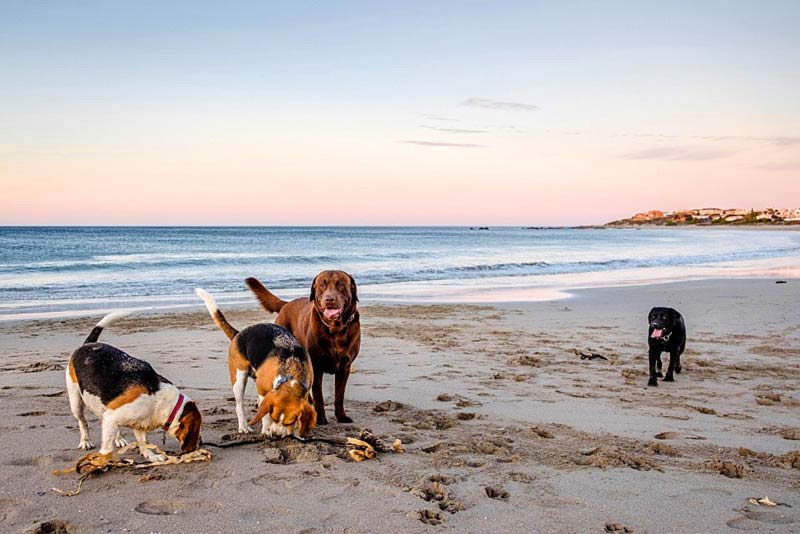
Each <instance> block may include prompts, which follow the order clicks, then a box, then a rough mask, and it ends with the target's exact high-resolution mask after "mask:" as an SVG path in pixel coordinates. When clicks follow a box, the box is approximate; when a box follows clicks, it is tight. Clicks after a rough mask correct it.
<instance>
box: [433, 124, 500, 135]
mask: <svg viewBox="0 0 800 534" xmlns="http://www.w3.org/2000/svg"><path fill="white" fill-rule="evenodd" d="M420 128H427V129H428V130H435V131H437V132H444V133H454V134H479V133H488V130H465V129H463V128H438V127H436V126H425V125H424V124H423V125H422V126H420Z"/></svg>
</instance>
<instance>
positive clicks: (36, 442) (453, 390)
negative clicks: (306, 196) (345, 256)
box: [0, 279, 800, 532]
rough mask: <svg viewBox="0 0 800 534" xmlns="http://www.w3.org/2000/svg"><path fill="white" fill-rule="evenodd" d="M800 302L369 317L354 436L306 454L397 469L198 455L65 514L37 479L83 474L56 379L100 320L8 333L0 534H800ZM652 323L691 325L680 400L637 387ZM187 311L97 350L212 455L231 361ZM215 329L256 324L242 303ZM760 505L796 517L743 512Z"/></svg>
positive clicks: (736, 293) (260, 449) (780, 291)
mask: <svg viewBox="0 0 800 534" xmlns="http://www.w3.org/2000/svg"><path fill="white" fill-rule="evenodd" d="M798 301H800V280H797V279H790V280H789V281H788V283H786V284H776V283H775V280H774V279H736V280H707V281H696V282H683V283H674V284H661V285H651V286H637V287H627V288H606V289H594V290H584V291H578V292H575V293H574V296H573V297H572V298H569V299H565V300H558V301H550V302H535V303H505V304H501V305H482V306H475V305H452V304H448V305H429V306H427V305H426V306H411V305H403V306H387V305H374V304H373V305H364V306H363V307H362V326H363V332H364V336H363V345H362V351H361V355H360V356H359V358H358V360H356V362H355V365H354V369H355V372H354V374H353V375H352V376H351V379H350V383H349V385H348V390H347V407H348V411H349V412H350V415H351V417H353V419H354V420H355V423H353V424H349V425H341V424H336V423H333V424H331V425H328V426H326V427H318V429H317V430H315V432H314V436H316V437H326V438H341V437H345V436H358V435H359V433H360V431H361V430H362V429H365V428H368V429H370V430H371V431H372V433H374V434H375V435H377V436H379V437H381V438H382V439H383V440H384V441H385V442H387V443H391V442H392V441H394V440H395V439H397V438H399V439H400V440H401V441H402V442H403V444H404V447H405V453H402V454H393V453H391V452H387V453H384V454H379V457H378V459H377V460H369V461H364V462H360V463H356V462H353V461H351V460H350V459H349V457H348V456H347V453H346V451H344V449H343V448H341V447H338V446H335V445H331V444H328V443H322V442H315V443H306V444H303V443H299V442H296V441H293V440H281V441H275V442H270V443H255V444H249V445H244V446H241V447H234V448H226V449H218V448H215V447H212V446H209V447H208V449H209V450H210V451H211V452H212V453H213V454H214V458H213V460H212V461H211V462H210V463H195V464H188V465H179V466H163V467H156V468H153V469H150V470H147V471H146V474H148V475H150V476H146V477H143V476H142V475H143V473H142V472H132V471H124V470H119V471H112V472H109V473H106V474H103V475H101V476H98V477H95V478H91V479H89V480H87V481H86V483H85V484H84V487H83V492H82V493H81V494H80V495H78V496H75V497H63V496H61V495H58V494H57V493H55V492H53V491H51V488H52V487H53V486H57V487H61V488H65V489H71V488H72V487H74V483H75V476H74V475H65V476H60V477H57V476H54V475H52V474H51V471H52V470H53V469H60V468H63V467H67V466H69V465H70V463H71V462H73V461H74V460H76V459H77V458H79V457H80V456H82V455H83V452H82V451H79V450H77V449H76V448H75V447H76V445H77V443H78V429H77V424H76V421H75V420H74V418H73V417H72V415H71V414H70V411H69V405H68V401H67V398H66V395H65V393H64V370H63V367H64V365H65V363H66V361H67V359H68V357H69V354H70V353H71V352H72V351H73V350H74V349H75V348H76V347H77V345H78V344H79V343H80V342H81V341H82V339H83V338H84V337H85V336H86V334H87V333H88V332H89V330H91V327H92V326H93V324H94V322H95V321H96V319H97V318H91V319H90V318H85V319H69V320H65V321H56V320H46V321H27V322H17V323H2V324H0V415H2V422H0V431H1V432H0V445H2V447H0V465H2V473H3V483H2V486H1V487H0V531H4V532H6V531H8V532H18V531H25V530H27V529H36V528H37V527H38V526H40V525H42V524H43V523H46V522H53V523H52V524H63V526H65V527H66V528H71V529H72V530H71V531H74V532H121V531H124V530H125V529H127V531H131V532H185V531H195V532H231V531H236V532H261V531H264V530H267V529H274V528H277V529H280V530H281V531H287V532H326V531H332V532H388V531H403V532H428V531H436V530H453V531H464V532H487V531H505V532H603V531H606V529H607V528H608V529H609V531H615V529H617V530H616V531H618V532H623V530H621V529H623V528H628V529H629V530H631V531H635V532H665V531H670V532H728V531H730V530H731V529H737V530H755V531H759V532H800V498H798V495H800V441H798V439H800V391H799V389H800V330H799V329H798V325H799V324H800V306H798V305H797V302H798ZM655 305H663V306H673V307H675V308H677V309H678V310H680V311H681V312H682V313H683V314H684V316H685V317H686V323H687V329H688V333H689V335H688V339H689V341H688V343H687V349H686V353H685V354H684V356H683V358H682V363H683V368H684V371H683V373H682V374H681V375H677V376H676V381H675V382H674V383H660V384H659V387H657V388H647V387H646V383H647V359H646V350H647V339H646V328H647V326H646V314H647V311H648V310H649V309H650V307H652V306H655ZM200 310H201V308H200V304H199V303H198V308H197V312H195V313H180V314H178V313H174V314H165V315H155V316H132V317H129V318H126V319H123V320H121V321H120V322H118V323H115V324H113V325H112V326H111V327H109V328H108V329H107V330H106V331H105V332H104V333H103V336H102V337H101V340H102V341H105V342H107V343H111V344H114V345H116V346H119V347H120V348H123V349H125V350H126V351H128V352H130V353H131V354H133V355H135V356H137V357H140V358H143V359H146V360H148V361H149V362H150V363H151V364H152V365H153V366H154V367H155V368H156V369H157V370H158V371H159V372H160V373H161V374H163V375H164V376H166V377H168V378H170V379H171V380H172V381H173V382H175V383H176V384H177V385H179V387H182V388H183V389H185V391H186V392H187V393H188V394H189V395H191V396H192V397H193V398H194V399H195V400H197V401H198V403H199V405H200V408H201V409H202V411H203V413H204V417H205V425H204V429H203V438H204V439H205V440H206V441H210V442H216V443H220V442H224V440H225V438H226V436H228V435H229V434H231V433H232V432H235V430H236V421H235V414H234V410H233V400H232V395H231V391H230V385H229V383H228V378H227V364H226V359H227V346H228V342H227V340H226V338H225V337H224V335H223V334H222V333H221V332H220V331H218V330H217V329H216V327H214V326H213V325H212V323H211V321H210V319H209V318H208V316H207V314H206V313H204V312H202V311H200ZM227 315H228V317H229V319H230V321H231V322H232V323H233V324H234V325H235V326H238V327H243V326H245V325H247V324H252V323H254V322H258V321H264V320H270V319H271V317H270V316H268V315H267V314H265V313H263V312H261V311H259V310H258V309H257V307H256V305H255V304H254V305H253V306H252V308H250V309H240V310H233V311H231V312H230V313H228V314H227ZM576 351H583V352H595V353H599V354H601V355H603V356H605V357H606V358H607V360H603V359H595V360H582V359H581V358H580V356H579V355H578V354H577V353H576ZM665 356H666V355H665ZM665 363H666V362H665ZM331 384H332V377H331V376H326V387H327V391H328V395H327V397H326V401H329V402H332V400H333V398H332V394H331V388H330V387H329V386H330V385H331ZM248 395H249V398H250V399H252V405H251V406H250V408H251V409H252V410H254V407H255V391H254V390H253V389H248ZM332 412H333V407H332V405H329V407H328V414H329V417H331V416H332ZM331 418H332V417H331ZM89 424H90V429H91V432H92V436H93V438H94V441H95V442H97V440H98V439H99V423H98V421H97V420H96V419H95V418H94V416H93V415H89ZM126 436H128V437H130V438H132V434H131V433H130V432H129V431H126ZM151 440H154V441H160V436H159V435H158V434H155V433H153V434H151ZM167 449H168V450H171V451H175V450H176V449H177V443H176V442H175V441H174V440H168V441H167ZM764 496H769V497H770V499H772V500H773V501H776V502H782V503H787V504H789V505H791V507H787V506H777V507H765V506H755V505H753V504H750V503H748V498H749V497H756V498H761V497H764ZM59 522H60V523H59Z"/></svg>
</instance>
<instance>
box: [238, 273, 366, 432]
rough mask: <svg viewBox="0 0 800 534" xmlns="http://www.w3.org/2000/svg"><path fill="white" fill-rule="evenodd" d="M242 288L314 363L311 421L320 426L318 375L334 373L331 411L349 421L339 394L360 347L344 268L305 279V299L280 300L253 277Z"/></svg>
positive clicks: (352, 284) (354, 294) (352, 288)
mask: <svg viewBox="0 0 800 534" xmlns="http://www.w3.org/2000/svg"><path fill="white" fill-rule="evenodd" d="M245 283H246V284H247V287H249V288H250V290H251V291H252V292H253V293H254V294H255V296H256V298H257V299H258V301H259V302H260V303H261V305H262V306H263V307H264V309H265V310H267V311H268V312H270V313H277V314H278V317H277V318H276V319H275V324H278V325H281V326H283V327H285V328H286V329H288V330H289V331H290V332H291V333H292V334H293V335H294V336H295V337H296V338H297V340H298V341H299V342H300V344H301V345H303V347H305V348H306V350H307V351H308V354H309V356H310V357H311V362H312V364H313V367H314V384H313V386H312V397H313V398H314V408H315V409H316V412H317V423H318V424H320V425H324V424H326V423H327V422H328V421H327V418H326V417H325V401H324V399H323V396H322V375H323V373H327V374H332V375H334V377H335V399H334V411H335V413H336V421H338V422H339V423H352V422H353V420H352V419H351V418H350V417H349V416H348V415H347V413H346V412H345V410H344V392H345V388H346V387H347V379H348V378H349V376H350V366H351V365H352V364H353V361H354V360H355V359H356V357H357V356H358V351H359V349H360V348H361V323H360V322H359V313H358V289H357V287H356V281H355V279H354V278H353V277H352V276H351V275H349V274H347V273H346V272H344V271H322V272H321V273H319V274H318V275H317V276H316V277H315V278H314V281H313V282H311V292H310V294H309V296H308V298H299V299H295V300H293V301H291V302H286V301H284V300H281V299H280V298H278V297H276V296H275V295H273V294H272V293H271V292H270V291H269V290H268V289H267V288H266V287H264V285H263V284H262V283H261V282H259V281H258V280H257V279H255V278H248V279H246V280H245Z"/></svg>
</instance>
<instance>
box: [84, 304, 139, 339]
mask: <svg viewBox="0 0 800 534" xmlns="http://www.w3.org/2000/svg"><path fill="white" fill-rule="evenodd" d="M128 313H129V312H126V311H118V312H114V313H109V314H108V315H106V316H105V317H103V318H102V319H100V322H99V323H97V324H96V325H95V327H94V328H92V331H91V332H89V335H88V336H86V339H84V340H83V344H84V345H85V344H87V343H94V342H95V341H97V340H98V339H99V338H100V334H101V333H102V332H103V329H104V328H105V327H107V326H108V325H110V324H111V323H113V322H114V321H116V320H117V319H119V318H120V317H124V316H126V315H128Z"/></svg>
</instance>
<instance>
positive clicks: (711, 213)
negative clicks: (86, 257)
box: [696, 208, 722, 217]
mask: <svg viewBox="0 0 800 534" xmlns="http://www.w3.org/2000/svg"><path fill="white" fill-rule="evenodd" d="M696 211H697V215H706V216H708V217H712V216H714V215H722V210H721V209H719V208H701V209H699V210H696Z"/></svg>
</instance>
